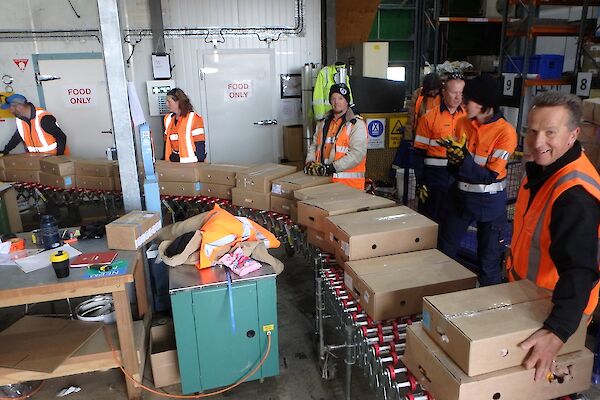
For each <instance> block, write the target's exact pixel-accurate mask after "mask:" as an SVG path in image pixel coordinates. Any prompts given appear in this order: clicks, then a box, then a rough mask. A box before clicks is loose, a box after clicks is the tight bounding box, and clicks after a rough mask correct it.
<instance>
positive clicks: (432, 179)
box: [413, 74, 465, 223]
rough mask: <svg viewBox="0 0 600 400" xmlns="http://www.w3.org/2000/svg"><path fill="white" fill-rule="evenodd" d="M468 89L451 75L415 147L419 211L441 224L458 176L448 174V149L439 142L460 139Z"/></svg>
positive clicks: (419, 130)
mask: <svg viewBox="0 0 600 400" xmlns="http://www.w3.org/2000/svg"><path fill="white" fill-rule="evenodd" d="M464 87H465V81H464V78H463V76H462V75H460V74H451V75H449V76H448V79H447V80H446V82H445V83H444V85H443V87H442V102H441V104H440V106H439V107H435V108H433V109H432V110H430V111H428V112H427V113H426V114H425V115H424V116H423V117H421V119H420V120H419V125H418V126H417V132H416V135H415V141H414V145H413V147H414V153H413V154H414V166H415V176H416V178H417V198H418V200H419V204H418V210H419V212H420V213H421V214H423V215H425V216H426V217H427V218H430V219H432V220H433V221H435V222H437V223H440V222H441V221H442V219H443V217H444V215H445V214H446V203H447V199H448V191H449V190H450V187H451V186H452V184H453V183H454V177H453V176H452V175H451V174H449V173H448V168H447V166H448V159H447V158H446V148H445V147H444V146H440V144H439V143H438V142H437V141H438V140H439V139H441V138H445V137H454V138H456V127H457V122H458V121H459V119H460V118H461V117H462V116H463V115H465V112H464V110H463V109H462V107H461V104H462V101H463V96H462V93H463V89H464Z"/></svg>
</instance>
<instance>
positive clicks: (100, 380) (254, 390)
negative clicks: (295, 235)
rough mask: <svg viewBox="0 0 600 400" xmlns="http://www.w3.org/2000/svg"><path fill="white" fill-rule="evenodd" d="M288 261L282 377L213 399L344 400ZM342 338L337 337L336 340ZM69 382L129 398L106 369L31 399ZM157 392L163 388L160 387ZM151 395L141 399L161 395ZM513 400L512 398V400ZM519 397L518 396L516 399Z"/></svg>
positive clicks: (0, 315)
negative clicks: (322, 357) (326, 367)
mask: <svg viewBox="0 0 600 400" xmlns="http://www.w3.org/2000/svg"><path fill="white" fill-rule="evenodd" d="M276 253H277V254H276V256H278V257H279V258H281V259H282V260H283V261H284V262H285V265H286V269H285V271H284V272H283V273H282V274H281V275H280V276H279V277H278V279H277V284H278V312H279V316H278V318H279V343H280V348H279V359H280V376H278V377H274V378H268V379H266V380H265V381H264V382H263V383H260V382H258V381H254V382H247V383H244V384H242V385H240V386H239V387H237V388H235V389H233V390H232V391H230V392H228V393H226V394H223V395H219V396H214V397H212V398H213V399H257V400H263V399H264V400H288V399H289V400H305V399H306V400H308V399H316V400H342V399H345V394H344V364H343V361H341V360H338V365H339V368H338V372H337V376H336V378H335V379H333V380H331V381H324V380H323V379H321V373H320V371H319V366H318V363H317V356H316V353H315V345H314V342H313V340H314V337H313V333H312V332H313V317H312V314H313V309H314V303H313V302H314V300H313V298H314V296H313V271H312V269H311V268H309V267H307V266H306V265H305V263H304V260H303V259H302V258H301V257H299V256H295V257H292V258H287V257H286V256H285V255H284V253H283V252H279V251H278V252H276ZM21 312H22V308H18V309H12V310H7V309H4V310H0V329H3V328H4V327H6V326H8V325H9V324H10V323H12V322H14V321H15V320H16V319H18V318H19V313H21ZM340 341H341V338H340ZM144 383H145V384H146V385H148V386H150V387H152V375H151V371H150V368H149V366H147V367H146V369H145V377H144ZM70 385H76V386H79V387H81V392H79V393H75V394H71V395H69V396H67V397H66V399H69V400H84V399H85V400H100V399H102V400H105V399H111V400H113V399H114V400H119V399H127V396H126V390H125V384H124V380H123V377H122V374H121V372H120V371H119V370H115V369H113V370H109V371H106V372H99V373H93V374H81V375H75V376H71V377H65V378H56V379H50V380H48V381H46V382H44V385H43V387H42V389H41V391H40V392H39V393H38V394H36V395H35V396H34V397H33V399H40V400H41V399H55V398H56V393H57V392H58V391H59V390H60V389H62V388H64V387H68V386H70ZM180 390H181V387H180V386H179V385H174V386H170V387H166V388H164V392H166V393H170V394H180V393H181V391H180ZM352 390H353V395H352V398H353V399H361V400H362V399H375V395H374V392H372V391H371V390H370V389H369V386H368V383H367V381H366V379H365V378H363V376H362V372H361V370H359V369H357V368H354V370H353V386H352ZM159 391H161V390H159ZM586 396H587V398H588V399H590V400H592V399H599V400H600V388H598V387H596V388H592V389H590V391H588V392H586ZM160 398H162V397H160V396H158V395H154V394H150V393H145V394H144V399H153V400H154V399H160ZM510 400H515V399H510ZM516 400H519V399H516Z"/></svg>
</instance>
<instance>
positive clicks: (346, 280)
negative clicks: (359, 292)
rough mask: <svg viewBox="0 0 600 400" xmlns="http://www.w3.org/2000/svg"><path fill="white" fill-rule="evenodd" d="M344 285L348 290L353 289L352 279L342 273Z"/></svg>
mask: <svg viewBox="0 0 600 400" xmlns="http://www.w3.org/2000/svg"><path fill="white" fill-rule="evenodd" d="M344 285H345V286H346V287H347V288H348V289H354V286H352V277H351V276H350V275H349V274H346V273H344Z"/></svg>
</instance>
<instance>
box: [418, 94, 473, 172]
mask: <svg viewBox="0 0 600 400" xmlns="http://www.w3.org/2000/svg"><path fill="white" fill-rule="evenodd" d="M464 115H465V112H464V111H463V109H462V108H460V107H459V108H458V109H457V110H456V112H455V113H454V114H450V112H449V111H448V109H447V108H446V106H444V105H440V106H439V107H436V108H434V109H432V110H430V111H429V112H427V114H425V115H424V116H423V117H421V118H420V119H419V124H418V126H417V134H416V135H415V143H414V147H415V148H416V149H423V150H425V151H426V154H425V160H424V162H425V165H429V166H436V167H443V166H446V165H448V159H447V158H446V148H445V147H444V146H440V145H439V143H438V142H437V141H438V139H441V138H446V137H454V139H456V140H458V139H460V138H459V137H457V136H456V123H457V122H458V120H459V119H460V118H461V117H462V116H464Z"/></svg>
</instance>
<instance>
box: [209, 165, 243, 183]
mask: <svg viewBox="0 0 600 400" xmlns="http://www.w3.org/2000/svg"><path fill="white" fill-rule="evenodd" d="M247 169H248V167H247V166H245V165H229V164H204V165H203V166H202V168H201V169H200V182H202V183H215V184H217V185H227V186H235V175H236V174H237V173H238V172H242V171H245V170H247Z"/></svg>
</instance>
